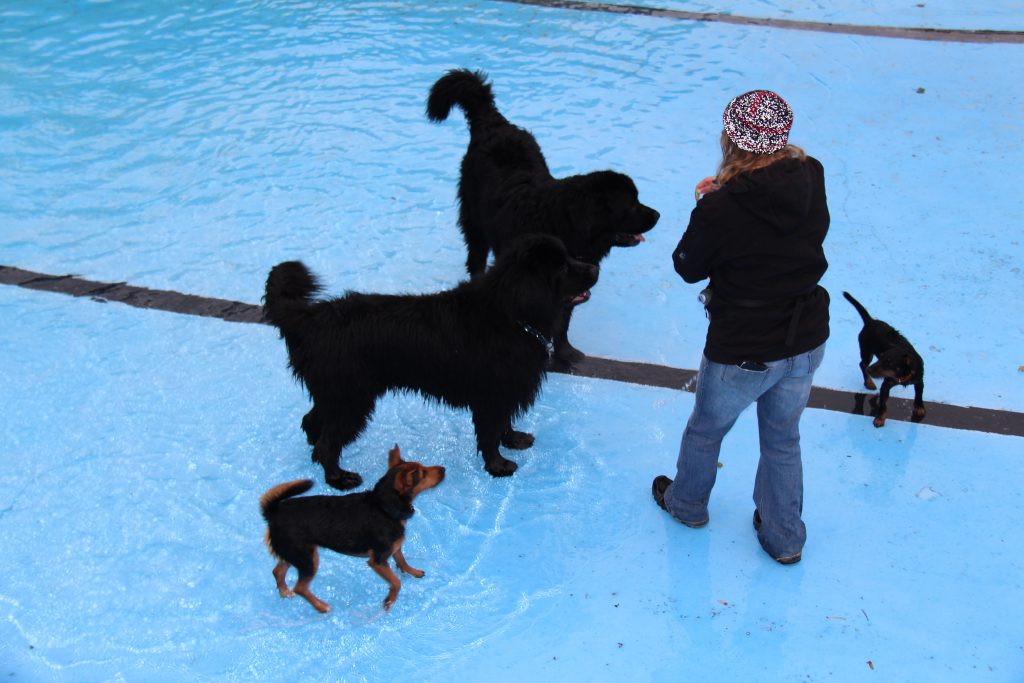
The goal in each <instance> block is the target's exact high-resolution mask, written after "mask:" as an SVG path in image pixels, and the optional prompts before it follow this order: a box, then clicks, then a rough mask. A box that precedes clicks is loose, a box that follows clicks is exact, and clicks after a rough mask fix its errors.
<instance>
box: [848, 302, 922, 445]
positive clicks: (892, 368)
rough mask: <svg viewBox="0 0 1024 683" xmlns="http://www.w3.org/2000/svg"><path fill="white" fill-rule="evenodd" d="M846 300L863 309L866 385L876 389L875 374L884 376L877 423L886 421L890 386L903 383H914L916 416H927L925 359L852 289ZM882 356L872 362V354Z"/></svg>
mask: <svg viewBox="0 0 1024 683" xmlns="http://www.w3.org/2000/svg"><path fill="white" fill-rule="evenodd" d="M843 296H845V297H846V300H847V301H849V302H850V303H851V304H853V307H854V308H856V309H857V312H858V313H860V317H861V319H862V320H863V321H864V327H863V329H861V331H860V334H859V335H857V341H858V342H859V343H860V371H861V374H862V375H864V386H865V387H867V388H868V389H872V390H873V389H875V383H874V382H873V381H872V379H871V378H872V377H874V378H876V379H881V380H882V388H881V389H880V390H879V392H878V411H877V412H876V413H875V420H874V425H875V426H876V427H881V426H883V425H884V424H885V418H886V404H887V403H888V401H889V390H890V389H892V388H893V386H895V385H897V384H899V385H901V386H908V385H910V384H913V385H914V412H913V418H912V419H913V420H914V421H915V422H919V421H921V420H922V419H923V418H924V414H925V409H924V398H923V397H924V361H923V360H921V356H919V355H918V353H917V351H915V350H914V347H913V346H912V345H911V344H910V342H909V341H907V339H906V338H905V337H904V336H903V335H902V334H900V333H899V332H897V331H896V330H895V329H894V328H893V327H892V326H891V325H889V324H888V323H885V322H882V321H881V320H876V319H874V318H872V317H871V315H870V314H869V313H868V311H867V309H866V308H864V306H863V305H861V303H860V302H859V301H857V300H856V299H854V298H853V297H852V296H850V293H849V292H843ZM876 356H877V358H878V360H877V361H875V362H874V363H871V359H872V357H876Z"/></svg>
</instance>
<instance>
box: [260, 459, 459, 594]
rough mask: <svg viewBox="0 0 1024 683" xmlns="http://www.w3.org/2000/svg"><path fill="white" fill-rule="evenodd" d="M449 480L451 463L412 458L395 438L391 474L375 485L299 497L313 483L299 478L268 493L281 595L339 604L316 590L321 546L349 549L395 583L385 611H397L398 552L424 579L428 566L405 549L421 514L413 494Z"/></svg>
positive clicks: (265, 501)
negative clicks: (291, 583)
mask: <svg viewBox="0 0 1024 683" xmlns="http://www.w3.org/2000/svg"><path fill="white" fill-rule="evenodd" d="M443 479H444V468H443V467H441V466H434V467H424V466H423V465H421V464H420V463H418V462H406V461H404V460H402V454H401V451H400V450H399V448H398V444H395V447H394V448H392V449H391V450H390V451H389V452H388V471H387V473H386V474H385V475H384V476H383V477H381V479H380V481H378V482H377V485H376V486H374V487H373V489H372V490H370V491H362V492H360V493H349V494H346V495H343V496H306V497H304V498H292V496H297V495H299V494H300V493H305V492H306V491H308V490H309V489H310V488H311V487H312V486H313V482H312V481H310V480H309V479H299V480H297V481H290V482H286V483H284V484H278V485H277V486H275V487H273V488H272V489H270V490H269V491H267V492H266V493H264V494H263V496H262V497H261V498H260V509H261V510H262V511H263V518H264V519H266V520H267V533H266V542H267V548H269V549H270V553H271V554H272V555H273V556H274V557H276V558H277V559H278V563H277V566H276V567H274V579H275V580H276V581H277V590H278V592H279V593H280V594H281V597H282V598H290V597H292V596H294V595H295V594H296V593H297V594H299V595H301V596H302V597H304V598H305V599H306V600H308V601H309V604H311V605H313V607H315V608H316V609H317V611H319V612H327V611H329V610H330V609H331V606H330V605H328V604H327V603H326V602H324V601H323V600H320V599H319V598H318V597H316V596H315V595H313V593H312V592H311V591H310V590H309V584H310V582H312V581H313V577H314V576H316V570H317V567H318V566H319V564H320V553H319V550H318V548H320V547H324V548H329V549H331V550H333V551H335V552H338V553H342V554H345V555H352V556H354V557H368V558H369V560H368V561H367V564H369V565H370V569H372V570H373V571H375V572H377V575H378V576H380V577H381V578H382V579H384V580H385V581H387V582H388V586H389V587H390V588H389V589H388V595H387V597H386V598H384V609H386V610H387V609H391V606H392V605H393V604H395V600H396V599H397V598H398V591H399V589H400V588H401V587H402V582H401V581H399V580H398V576H397V575H396V574H395V572H394V571H392V569H391V566H390V565H389V564H388V560H389V559H390V558H391V557H392V556H394V558H395V564H397V565H398V568H399V569H401V570H402V571H403V572H405V573H406V574H411V575H412V576H415V577H416V578H417V579H419V578H423V575H424V572H423V571H422V570H420V569H415V568H413V567H411V566H409V563H408V562H406V561H405V556H404V555H403V554H402V542H403V541H404V540H405V522H406V520H407V519H409V518H410V517H412V515H413V512H414V510H413V507H412V501H413V499H414V498H415V497H416V496H417V495H418V494H419V493H420V492H422V491H425V490H427V489H429V488H433V487H435V486H437V485H438V484H440V483H441V481H442V480H443ZM289 566H292V567H295V568H296V569H297V570H298V571H299V579H298V581H296V583H295V589H294V590H290V589H289V588H288V584H287V583H285V575H286V574H287V573H288V567H289Z"/></svg>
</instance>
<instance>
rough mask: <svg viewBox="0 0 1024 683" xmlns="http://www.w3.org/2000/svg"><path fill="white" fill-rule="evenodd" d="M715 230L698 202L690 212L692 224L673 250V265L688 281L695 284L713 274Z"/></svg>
mask: <svg viewBox="0 0 1024 683" xmlns="http://www.w3.org/2000/svg"><path fill="white" fill-rule="evenodd" d="M714 235H715V233H714V231H713V229H712V227H711V226H710V225H709V224H708V221H707V215H706V213H705V212H704V211H702V210H701V207H700V204H698V205H697V206H696V207H695V208H694V209H693V212H692V213H691V214H690V224H689V225H688V226H687V227H686V232H685V233H683V238H682V239H681V240H679V244H678V245H676V248H675V251H673V252H672V265H673V266H675V269H676V272H677V273H679V276H680V277H681V278H683V280H685V281H686V282H689V283H690V284H694V283H696V282H700V281H701V280H704V279H706V278H707V277H709V276H710V275H711V261H712V258H713V256H714V252H715V244H714V242H715V240H714Z"/></svg>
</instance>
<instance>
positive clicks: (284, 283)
mask: <svg viewBox="0 0 1024 683" xmlns="http://www.w3.org/2000/svg"><path fill="white" fill-rule="evenodd" d="M320 289H321V287H320V282H319V281H318V280H317V279H316V276H315V275H313V273H311V272H309V268H306V265H305V264H304V263H302V262H301V261H285V262H284V263H279V264H277V265H276V266H274V267H273V268H271V269H270V274H269V275H268V276H267V287H266V292H265V293H264V295H263V311H264V313H266V316H267V319H268V320H269V321H270V322H271V324H273V325H274V327H276V328H277V329H279V330H281V334H286V333H287V332H288V331H290V330H293V329H294V328H295V324H296V322H297V321H298V320H299V318H300V317H301V316H303V314H305V312H306V311H308V310H309V305H310V304H311V303H313V301H314V299H315V297H316V295H317V294H318V293H319V292H320Z"/></svg>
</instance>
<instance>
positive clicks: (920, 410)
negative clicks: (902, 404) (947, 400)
mask: <svg viewBox="0 0 1024 683" xmlns="http://www.w3.org/2000/svg"><path fill="white" fill-rule="evenodd" d="M924 415H925V409H924V406H919V407H917V408H914V412H913V413H912V414H911V417H910V421H911V422H920V421H921V420H923V419H924Z"/></svg>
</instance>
